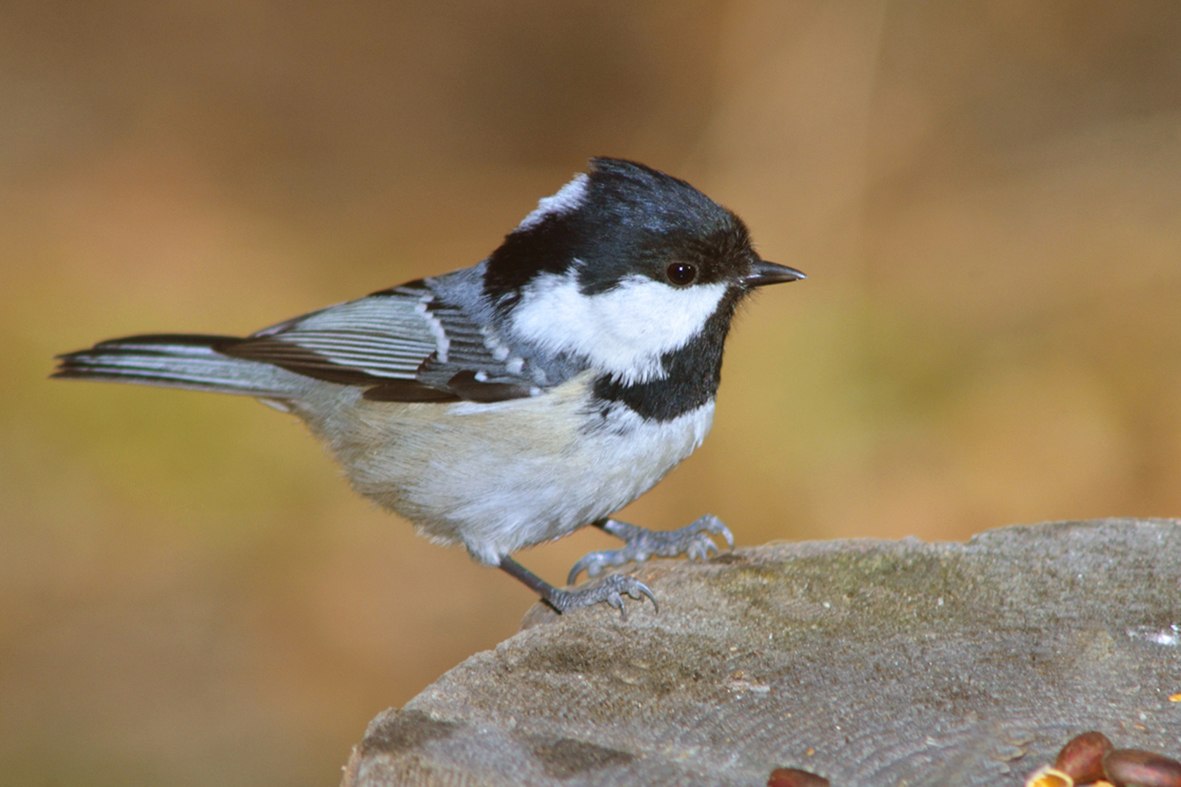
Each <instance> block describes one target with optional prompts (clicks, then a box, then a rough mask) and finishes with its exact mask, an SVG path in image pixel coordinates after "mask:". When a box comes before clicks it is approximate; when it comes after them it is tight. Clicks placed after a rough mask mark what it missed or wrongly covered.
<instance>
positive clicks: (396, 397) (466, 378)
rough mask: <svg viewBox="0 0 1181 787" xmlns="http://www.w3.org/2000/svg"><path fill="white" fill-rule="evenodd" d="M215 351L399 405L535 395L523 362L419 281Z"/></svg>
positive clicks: (531, 378) (274, 327)
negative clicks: (360, 390) (359, 388)
mask: <svg viewBox="0 0 1181 787" xmlns="http://www.w3.org/2000/svg"><path fill="white" fill-rule="evenodd" d="M218 350H219V351H220V352H222V353H224V354H226V355H230V356H233V357H235V358H245V359H249V360H252V361H262V362H265V363H271V364H274V365H275V366H279V367H282V368H284V369H287V370H288V371H292V372H296V373H298V374H302V375H306V376H308V377H314V378H316V379H320V380H326V381H328V382H333V383H339V384H344V385H357V386H362V387H364V388H365V389H366V390H365V394H364V396H365V398H367V399H373V400H378V401H397V402H447V401H460V400H467V401H478V402H493V401H501V400H504V399H516V398H519V397H524V396H530V395H533V394H536V393H538V392H539V390H540V388H539V385H538V383H537V381H536V380H535V379H533V377H532V375H531V374H530V373H529V370H528V369H527V364H526V363H525V361H524V360H523V359H520V358H514V357H512V354H511V353H510V352H509V351H508V349H507V347H505V346H503V345H502V344H501V343H500V342H499V341H498V340H497V339H496V337H495V334H494V333H492V332H491V331H490V330H488V329H485V328H482V327H481V326H480V325H477V324H476V323H475V322H473V321H472V320H471V319H470V318H469V317H468V316H467V315H466V314H465V313H464V312H463V311H462V310H461V309H459V308H457V307H455V306H453V305H451V304H449V303H447V302H446V301H444V300H443V299H442V298H440V297H439V295H438V294H437V293H436V292H435V291H434V290H432V289H431V287H430V286H429V285H428V284H427V283H426V282H424V281H415V282H410V283H408V284H404V285H401V286H399V287H394V288H392V289H389V290H383V291H382V292H379V293H374V294H373V295H370V296H368V297H366V298H361V299H359V300H355V301H349V302H347V303H342V304H338V305H336V306H330V307H328V308H327V309H322V310H320V311H317V312H312V313H311V314H306V315H304V316H302V317H296V318H295V319H292V320H287V321H286V322H282V323H279V324H278V325H273V326H271V327H270V328H265V329H263V330H261V331H259V332H257V333H255V334H254V335H252V336H250V337H248V338H246V339H243V340H241V341H239V342H236V343H233V344H228V345H226V346H223V347H219V348H218Z"/></svg>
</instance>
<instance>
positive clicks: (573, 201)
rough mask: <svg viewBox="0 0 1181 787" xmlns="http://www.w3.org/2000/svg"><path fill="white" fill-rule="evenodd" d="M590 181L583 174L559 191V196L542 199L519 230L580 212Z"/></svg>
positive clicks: (524, 219) (519, 225)
mask: <svg viewBox="0 0 1181 787" xmlns="http://www.w3.org/2000/svg"><path fill="white" fill-rule="evenodd" d="M588 181H589V178H588V177H587V176H586V174H585V173H583V174H582V175H578V176H577V177H575V178H574V180H572V181H570V182H569V183H567V184H566V185H565V186H562V188H560V189H558V193H557V194H554V195H553V196H550V197H542V198H541V200H540V201H538V203H537V207H536V208H534V209H533V212H532V213H530V214H529V215H528V216H526V217H525V218H523V219H521V223H520V224H518V225H517V229H518V230H527V229H529V228H531V227H534V226H536V225H538V224H540V223H541V222H542V221H543V220H544V219H545V218H546V217H547V216H560V215H562V214H563V213H572V212H574V211H575V210H578V207H579V206H580V205H582V200H583V199H584V198H585V197H586V184H587V182H588Z"/></svg>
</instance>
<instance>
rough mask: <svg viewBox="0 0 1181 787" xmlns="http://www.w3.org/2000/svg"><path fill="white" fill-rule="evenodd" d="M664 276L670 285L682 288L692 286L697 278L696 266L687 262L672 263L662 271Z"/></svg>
mask: <svg viewBox="0 0 1181 787" xmlns="http://www.w3.org/2000/svg"><path fill="white" fill-rule="evenodd" d="M664 275H665V277H667V278H668V281H669V283H670V284H675V285H677V286H678V287H684V286H686V285H688V284H692V283H693V281H694V280H695V279H696V278H697V266H696V265H690V264H689V263H687V262H674V263H671V264H670V265H669V266H668V267H667V268H665V269H664Z"/></svg>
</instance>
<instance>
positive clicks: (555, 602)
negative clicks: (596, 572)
mask: <svg viewBox="0 0 1181 787" xmlns="http://www.w3.org/2000/svg"><path fill="white" fill-rule="evenodd" d="M624 596H631V597H632V598H634V599H637V600H639V601H643V600H644V597H645V596H647V597H648V600H649V601H651V602H652V606H653V608H654V609H655V610H656V611H657V612H659V611H660V605H659V604H657V603H656V596H655V595H654V594H653V593H652V590H651V589H650V588H649V587H648V586H647V585H645V584H644V583H643V582H641V581H640V580H638V579H636V578H635V577H629V576H627V575H625V574H612V575H611V576H609V577H607V578H606V579H604V580H603V581H601V582H596V583H595V584H593V585H591V586H590V587H585V588H581V589H579V590H561V589H559V588H553V589H552V591H551V592H550V593H547V594H545V595H544V596H542V598H544V599H545V603H547V604H549V605H550V606H551V607H553V608H554V609H556V610H557V611H558V612H562V613H565V612H569V611H570V610H572V609H578V608H579V607H590V606H594V605H595V604H599V603H602V602H606V603H607V604H609V605H610V606H612V607H614V608H615V609H617V610H619V616H620V617H621V618H623V619H624V620H627V607H626V606H624V603H623V597H624Z"/></svg>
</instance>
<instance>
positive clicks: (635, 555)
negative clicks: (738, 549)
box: [566, 514, 734, 585]
mask: <svg viewBox="0 0 1181 787" xmlns="http://www.w3.org/2000/svg"><path fill="white" fill-rule="evenodd" d="M595 525H596V526H598V527H599V528H601V529H602V530H603V531H605V532H607V533H610V534H611V535H613V536H615V537H617V538H621V539H623V541H624V542H625V544H624V546H623V547H622V548H621V549H605V550H603V551H601V552H591V553H590V554H589V555H586V556H585V557H583V558H582V559H581V560H579V561H578V562H577V563H575V564H574V567H573V568H571V569H570V574H569V576H568V577H567V578H566V582H567V583H568V584H571V585H573V584H574V581H575V580H576V579H577V578H578V575H579V574H581V573H582V572H583V571H585V572H586V574H587V576H588V577H594V576H598V575H599V574H600V573H602V571H603V569H604V568H607V567H608V566H622V565H623V564H624V563H642V562H643V561H645V560H647V559H648V558H650V557H653V556H655V557H677V556H678V555H685V556H686V557H688V558H689V559H690V560H705V559H707V558H709V557H710V556H711V555H716V554H718V553H719V551H720V550H719V549H718V545H717V544H716V543H715V542H714V539H713V537H714V536H718V537H720V538H721V540H722V541H725V542H726V547H727V548H733V546H734V536H733V534H732V533H731V532H730V528H728V527H726V526H725V525H724V524H722V520H720V519H718V518H717V517H716V516H714V515H713V514H706V515H705V516H703V517H700V518H699V519H697V520H696V521H695V522H693V523H692V524H689V525H686V526H685V527H682V528H680V529H679V530H647V529H645V528H642V527H637V526H636V525H629V524H628V523H626V522H619V521H617V520H614V519H604V520H602V521H600V522H596V523H595Z"/></svg>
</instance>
